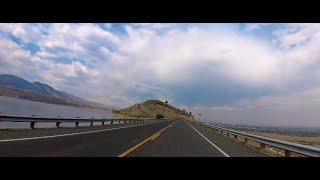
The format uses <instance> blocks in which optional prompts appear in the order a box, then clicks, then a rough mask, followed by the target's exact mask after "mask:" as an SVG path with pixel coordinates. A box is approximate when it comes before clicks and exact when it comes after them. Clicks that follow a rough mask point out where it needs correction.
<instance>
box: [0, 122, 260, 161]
mask: <svg viewBox="0 0 320 180" xmlns="http://www.w3.org/2000/svg"><path fill="white" fill-rule="evenodd" d="M0 156H108V157H127V156H129V157H144V156H165V157H169V156H188V157H198V156H212V157H228V156H231V157H232V156H265V155H264V154H262V153H260V152H258V151H256V150H253V149H251V148H248V147H245V146H244V145H242V144H239V143H236V142H233V141H232V140H230V139H228V138H226V137H223V136H221V135H218V134H216V133H213V132H212V131H209V130H207V129H205V128H203V127H201V126H199V125H197V124H195V123H192V122H187V121H183V120H169V121H159V122H152V123H140V124H127V125H121V126H120V125H119V126H116V125H110V126H104V127H103V128H100V129H99V130H88V129H86V131H83V132H75V133H69V134H68V133H67V134H59V135H52V134H51V135H49V136H38V137H29V138H15V139H2V140H0Z"/></svg>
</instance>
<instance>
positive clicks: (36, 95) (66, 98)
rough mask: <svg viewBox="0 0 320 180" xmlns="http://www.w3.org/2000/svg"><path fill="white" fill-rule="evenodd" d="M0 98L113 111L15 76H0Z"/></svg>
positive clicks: (37, 82)
mask: <svg viewBox="0 0 320 180" xmlns="http://www.w3.org/2000/svg"><path fill="white" fill-rule="evenodd" d="M0 96H8V97H15V98H20V99H26V100H31V101H37V102H44V103H50V104H61V105H68V106H75V107H83V108H94V109H104V110H111V109H109V108H107V106H105V105H102V104H99V103H95V102H91V101H87V100H84V99H82V98H80V97H77V96H75V95H72V94H69V93H67V92H64V91H58V90H56V89H55V88H53V87H51V86H50V85H48V84H44V83H41V82H39V81H35V82H33V83H31V82H28V81H26V80H24V79H23V78H20V77H18V76H15V75H10V74H1V75H0Z"/></svg>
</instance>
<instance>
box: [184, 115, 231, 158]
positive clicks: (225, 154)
mask: <svg viewBox="0 0 320 180" xmlns="http://www.w3.org/2000/svg"><path fill="white" fill-rule="evenodd" d="M185 122H186V123H187V124H188V125H189V126H190V127H192V129H194V130H195V131H196V132H197V133H199V134H200V135H201V136H202V137H203V138H204V139H205V140H207V141H208V142H209V143H210V144H211V145H212V146H214V147H215V148H216V149H218V150H219V151H220V152H221V153H222V154H223V155H224V156H226V157H230V156H229V155H228V154H227V153H225V152H224V151H222V149H220V148H219V147H218V146H217V145H215V144H213V143H212V142H211V141H210V140H209V139H208V138H206V137H205V136H204V135H203V134H201V133H200V132H199V131H198V130H197V129H196V128H194V127H193V126H191V125H190V124H189V123H188V122H187V121H185Z"/></svg>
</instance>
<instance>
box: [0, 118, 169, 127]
mask: <svg viewBox="0 0 320 180" xmlns="http://www.w3.org/2000/svg"><path fill="white" fill-rule="evenodd" d="M166 119H168V118H163V120H166ZM155 120H159V119H154V118H128V119H106V118H102V119H95V118H90V119H89V118H85V119H81V118H75V119H72V118H61V117H57V118H42V117H35V116H33V117H30V116H0V122H1V121H2V122H5V121H6V122H30V128H31V129H34V127H35V123H36V122H41V123H45V122H48V123H50V122H51V123H52V122H55V123H56V128H59V127H60V123H63V122H64V123H66V122H69V123H70V122H71V123H72V122H74V123H75V127H79V123H80V122H90V126H93V122H101V123H102V125H104V123H105V122H110V124H113V122H119V123H121V122H124V123H136V122H151V121H155Z"/></svg>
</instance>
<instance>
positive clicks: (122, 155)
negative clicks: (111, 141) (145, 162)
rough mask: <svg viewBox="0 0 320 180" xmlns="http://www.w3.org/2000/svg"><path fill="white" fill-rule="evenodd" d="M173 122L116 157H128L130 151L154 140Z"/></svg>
mask: <svg viewBox="0 0 320 180" xmlns="http://www.w3.org/2000/svg"><path fill="white" fill-rule="evenodd" d="M174 123H175V122H173V123H172V124H170V125H169V126H167V127H165V128H163V129H161V130H160V131H159V132H157V133H155V134H153V135H152V136H150V137H148V138H147V139H145V140H144V141H142V142H140V143H139V144H137V145H135V146H133V147H132V148H130V149H129V150H127V151H125V152H124V153H122V154H120V155H119V156H118V157H124V156H126V155H128V154H129V153H131V152H132V151H134V150H135V149H137V148H138V147H140V146H142V145H143V144H144V143H146V142H148V141H149V140H152V139H155V138H156V137H158V136H159V135H160V133H161V132H162V131H164V130H166V129H167V128H169V127H171V126H172V125H173V124H174Z"/></svg>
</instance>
